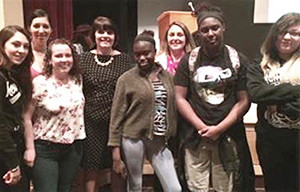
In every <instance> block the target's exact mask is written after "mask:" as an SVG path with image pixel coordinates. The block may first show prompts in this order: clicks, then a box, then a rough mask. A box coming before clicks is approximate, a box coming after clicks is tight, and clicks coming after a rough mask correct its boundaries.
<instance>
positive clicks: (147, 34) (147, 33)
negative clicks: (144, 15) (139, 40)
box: [140, 30, 154, 38]
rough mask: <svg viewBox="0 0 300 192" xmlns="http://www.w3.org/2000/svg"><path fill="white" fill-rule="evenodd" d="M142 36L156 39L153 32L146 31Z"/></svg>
mask: <svg viewBox="0 0 300 192" xmlns="http://www.w3.org/2000/svg"><path fill="white" fill-rule="evenodd" d="M140 35H143V36H148V37H152V38H153V37H154V31H152V30H144V31H143V32H142V33H141V34H140Z"/></svg>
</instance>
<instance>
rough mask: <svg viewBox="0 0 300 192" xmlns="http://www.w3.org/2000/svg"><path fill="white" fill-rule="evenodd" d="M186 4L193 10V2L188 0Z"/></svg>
mask: <svg viewBox="0 0 300 192" xmlns="http://www.w3.org/2000/svg"><path fill="white" fill-rule="evenodd" d="M188 6H190V8H191V10H192V12H195V8H194V6H193V2H191V1H189V2H188Z"/></svg>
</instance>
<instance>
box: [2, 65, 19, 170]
mask: <svg viewBox="0 0 300 192" xmlns="http://www.w3.org/2000/svg"><path fill="white" fill-rule="evenodd" d="M13 76H14V74H13V72H12V71H8V70H6V69H4V68H0V159H1V160H2V161H4V163H5V165H6V166H7V167H8V168H9V169H13V168H15V167H16V166H18V165H19V159H18V154H17V149H16V142H18V141H15V138H13V135H15V134H16V133H18V132H21V129H20V127H21V125H22V118H21V115H22V103H23V98H24V97H23V94H22V91H21V89H20V87H19V85H18V83H17V82H16V81H15V80H14V78H13Z"/></svg>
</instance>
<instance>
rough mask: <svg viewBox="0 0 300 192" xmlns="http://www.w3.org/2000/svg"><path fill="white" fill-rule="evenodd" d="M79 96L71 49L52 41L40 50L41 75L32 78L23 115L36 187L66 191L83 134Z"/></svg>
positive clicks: (79, 84) (27, 157) (27, 155)
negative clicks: (42, 59)
mask: <svg viewBox="0 0 300 192" xmlns="http://www.w3.org/2000/svg"><path fill="white" fill-rule="evenodd" d="M84 101H85V99H84V96H83V93H82V80H81V76H80V75H79V71H78V68H77V55H76V52H75V50H74V48H73V47H72V46H71V44H70V43H69V42H68V41H66V40H64V39H57V40H54V41H53V42H51V43H50V44H49V47H48V50H47V52H46V63H45V75H40V76H38V77H36V78H35V79H34V80H33V96H32V102H31V104H30V107H29V109H28V110H27V112H26V113H25V115H24V121H25V129H26V130H31V134H30V133H29V131H28V132H27V135H26V148H27V149H26V153H25V157H24V159H25V161H26V163H27V165H28V166H32V167H33V185H34V188H35V190H36V191H45V192H47V191H70V187H71V183H72V180H73V178H74V176H75V174H76V171H77V167H78V166H79V163H80V161H81V157H82V143H81V140H83V139H84V138H85V137H86V135H85V130H84V123H83V108H84ZM32 120H33V121H32ZM32 122H33V123H32Z"/></svg>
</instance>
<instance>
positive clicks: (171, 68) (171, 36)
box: [155, 21, 195, 75]
mask: <svg viewBox="0 0 300 192" xmlns="http://www.w3.org/2000/svg"><path fill="white" fill-rule="evenodd" d="M193 48H195V43H194V40H193V37H192V35H191V33H190V32H189V30H188V28H187V27H186V26H185V25H184V24H183V23H181V22H179V21H174V22H173V23H171V24H170V25H169V28H168V30H167V31H166V34H165V37H164V39H163V42H162V44H161V48H160V53H159V54H158V56H157V57H156V59H155V60H156V62H158V63H160V64H161V65H162V67H163V69H165V70H166V71H168V72H169V73H171V74H172V75H175V72H176V69H177V67H178V64H179V62H180V60H181V59H182V58H183V57H184V56H185V54H186V53H188V52H190V51H191V50H192V49H193Z"/></svg>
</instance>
